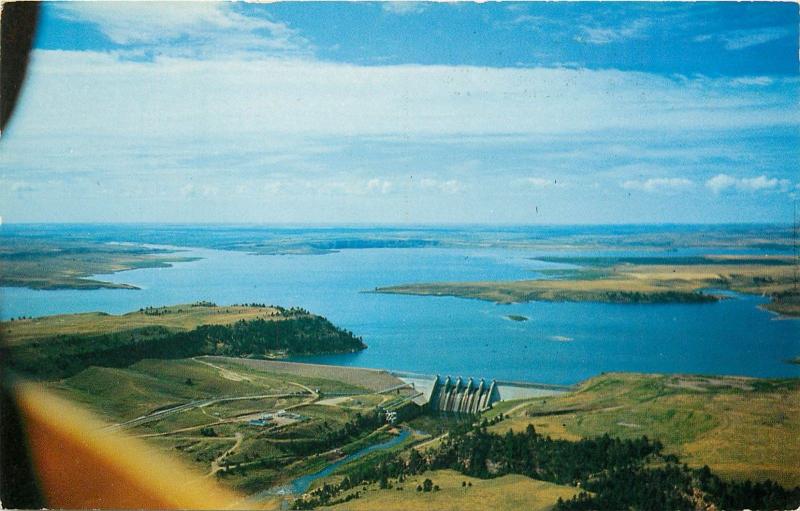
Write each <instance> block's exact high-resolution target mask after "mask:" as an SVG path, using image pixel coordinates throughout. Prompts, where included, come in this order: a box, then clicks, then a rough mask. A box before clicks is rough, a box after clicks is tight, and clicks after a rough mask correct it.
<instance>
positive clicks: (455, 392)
mask: <svg viewBox="0 0 800 511" xmlns="http://www.w3.org/2000/svg"><path fill="white" fill-rule="evenodd" d="M499 399H500V396H499V394H498V392H497V385H496V383H495V382H494V380H492V382H491V383H486V381H484V380H483V379H481V380H480V381H478V382H476V381H475V380H473V379H472V378H469V379H468V380H466V381H464V380H463V379H462V378H461V377H458V378H456V379H452V378H450V377H449V376H447V377H446V378H444V379H442V378H440V377H439V376H437V377H436V380H435V381H434V383H433V392H431V399H430V401H429V406H430V409H432V410H438V411H440V412H450V413H459V414H462V413H463V414H475V413H479V412H482V411H483V410H486V409H487V408H489V407H490V406H491V405H492V403H494V402H495V401H498V400H499Z"/></svg>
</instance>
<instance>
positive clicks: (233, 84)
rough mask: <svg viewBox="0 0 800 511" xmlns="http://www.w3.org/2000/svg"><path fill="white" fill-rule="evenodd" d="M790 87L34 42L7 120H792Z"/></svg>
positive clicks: (321, 126) (422, 126)
mask: <svg viewBox="0 0 800 511" xmlns="http://www.w3.org/2000/svg"><path fill="white" fill-rule="evenodd" d="M797 90H798V83H796V82H792V81H791V80H789V79H776V82H775V83H774V84H773V86H772V87H770V90H769V91H768V92H766V93H765V92H763V91H761V90H753V91H750V90H747V89H743V88H742V87H740V86H734V85H732V84H731V83H730V80H728V79H719V80H712V79H693V80H689V81H688V82H687V83H683V82H680V81H676V80H672V79H669V78H665V77H661V76H657V75H652V74H647V73H636V72H621V71H614V70H586V69H549V68H528V69H518V68H499V69H498V68H485V67H471V66H418V65H397V66H357V65H348V64H335V63H328V62H318V61H312V60H304V59H270V58H263V59H258V60H229V59H226V60H219V59H210V60H203V61H197V60H191V59H182V58H171V57H158V58H156V59H155V61H154V62H132V61H120V60H119V59H118V58H116V56H115V55H113V54H109V53H96V52H65V51H36V52H34V55H33V61H32V65H31V74H30V77H29V81H28V84H27V87H26V91H25V93H24V94H25V97H23V101H22V103H21V106H20V108H19V110H18V112H17V118H16V119H15V129H17V130H18V131H20V132H27V134H28V135H33V134H47V135H48V137H49V138H52V139H58V138H62V137H63V134H64V133H82V134H86V136H103V137H109V138H111V137H114V138H116V139H117V140H119V139H120V138H122V139H130V140H136V139H147V138H153V139H155V140H169V139H170V138H172V139H174V138H177V137H179V136H185V135H187V134H190V133H192V134H197V133H208V134H209V136H211V135H214V136H219V134H223V135H224V136H225V137H230V138H236V137H238V136H262V137H270V138H274V135H275V134H279V133H280V134H323V135H325V134H327V135H338V136H343V135H390V134H394V135H403V136H430V135H461V136H463V135H467V134H474V135H488V134H546V133H556V134H564V133H575V132H581V131H601V130H609V129H632V130H637V131H639V130H674V131H676V132H677V131H680V130H697V129H702V130H709V129H719V128H721V129H730V128H736V129H743V128H747V127H769V126H786V125H796V124H798V117H800V116H799V115H798V114H799V113H800V112H799V111H798V105H797V103H796V101H794V100H793V98H794V97H796V93H797ZM25 98H35V100H28V101H26V100H25ZM109 121H112V122H109Z"/></svg>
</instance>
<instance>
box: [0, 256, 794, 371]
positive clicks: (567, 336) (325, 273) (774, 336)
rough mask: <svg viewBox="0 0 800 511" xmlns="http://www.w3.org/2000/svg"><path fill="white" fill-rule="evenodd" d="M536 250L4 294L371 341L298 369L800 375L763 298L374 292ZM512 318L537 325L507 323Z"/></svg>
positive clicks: (507, 274)
mask: <svg viewBox="0 0 800 511" xmlns="http://www.w3.org/2000/svg"><path fill="white" fill-rule="evenodd" d="M691 252H700V253H702V251H700V250H697V249H693V250H692V251H691ZM625 253H626V254H630V252H625ZM539 254H540V253H538V254H537V253H535V252H527V251H523V250H506V249H440V248H413V249H398V248H381V249H355V250H343V251H340V252H337V253H333V254H327V255H250V254H247V253H244V252H234V251H224V250H211V249H187V251H186V252H185V255H195V256H199V257H202V259H201V260H198V261H194V262H188V263H177V264H175V265H174V266H173V267H171V268H148V269H140V270H131V271H126V272H121V273H116V274H113V275H103V276H100V277H99V278H100V279H102V280H108V281H112V282H119V283H128V284H133V285H136V286H139V287H141V289H140V290H118V289H100V290H54V291H42V290H32V289H26V288H2V317H3V318H6V319H7V318H11V317H18V316H42V315H48V314H58V313H71V312H85V311H105V312H110V313H124V312H128V311H132V310H136V309H139V308H140V307H146V306H159V305H166V304H176V303H189V302H194V301H197V300H210V301H214V302H216V303H218V304H233V303H245V302H259V303H267V304H279V305H283V306H287V307H289V306H300V307H304V308H306V309H309V310H311V311H312V312H315V313H317V314H321V315H323V316H325V317H327V318H329V319H330V320H331V321H332V322H333V323H335V324H336V325H339V326H342V327H345V328H347V329H350V330H352V331H353V332H354V333H356V334H357V335H360V336H363V338H364V340H365V342H366V343H367V345H368V346H369V348H368V349H366V350H364V351H362V352H360V353H355V354H347V355H329V356H317V357H307V358H303V359H302V360H308V361H313V362H321V363H329V364H340V365H353V366H364V367H376V368H386V369H394V370H402V371H412V372H419V373H428V374H450V375H461V376H475V377H485V378H497V379H504V380H527V381H538V382H545V383H558V384H571V383H576V382H578V381H581V380H583V379H585V378H587V377H590V376H593V375H596V374H598V373H601V372H605V371H637V372H668V373H675V372H679V373H704V374H731V375H749V376H760V377H778V376H800V366H798V365H792V364H789V363H787V362H786V360H787V359H790V358H792V357H796V356H798V355H800V321H798V320H779V319H776V318H777V316H775V315H773V314H771V313H769V312H766V311H764V310H761V309H759V308H758V307H757V306H758V305H759V304H761V303H764V302H765V301H766V300H765V299H764V298H761V297H755V296H744V295H734V296H733V297H732V298H731V299H727V300H723V301H721V302H719V303H710V304H668V305H650V304H641V305H627V304H626V305H613V304H601V303H544V302H531V303H524V304H514V305H496V304H493V303H489V302H484V301H479V300H469V299H460V298H452V297H420V296H402V295H388V294H375V293H367V292H364V291H369V290H372V289H374V288H375V287H378V286H387V285H392V284H401V283H410V282H441V281H458V280H462V281H463V280H497V279H522V278H536V277H538V276H540V275H539V274H538V273H537V270H541V269H543V268H552V267H556V265H553V264H547V263H543V262H540V261H536V260H534V259H533V258H534V257H535V256H536V255H539ZM550 255H553V254H552V253H550ZM559 255H564V254H563V253H559ZM592 255H597V254H596V253H593V254H592ZM674 255H682V253H681V252H675V253H674ZM509 314H518V315H523V316H526V317H528V318H530V320H529V321H525V322H514V321H510V320H508V319H507V318H506V316H507V315H509Z"/></svg>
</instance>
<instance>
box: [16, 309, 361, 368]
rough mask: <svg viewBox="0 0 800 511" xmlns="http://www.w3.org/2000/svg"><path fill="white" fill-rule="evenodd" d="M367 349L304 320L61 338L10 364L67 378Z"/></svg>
mask: <svg viewBox="0 0 800 511" xmlns="http://www.w3.org/2000/svg"><path fill="white" fill-rule="evenodd" d="M364 348H366V345H365V344H364V342H363V341H362V339H361V338H359V337H356V336H355V335H353V333H352V332H350V331H347V330H343V329H340V328H338V327H336V326H334V325H333V324H331V323H330V322H329V321H328V320H326V319H325V318H322V317H319V316H311V315H300V316H293V317H291V318H289V319H285V320H281V321H268V320H264V319H255V320H251V321H244V320H241V321H239V322H237V323H234V324H232V325H202V326H199V327H197V328H196V329H194V330H191V331H188V332H175V331H171V330H169V329H167V328H164V327H162V326H147V327H142V328H137V329H133V330H127V331H124V332H113V333H108V334H100V335H59V336H54V337H52V338H49V339H46V340H43V341H42V342H41V343H30V344H26V345H20V346H17V347H14V348H13V349H12V351H11V354H10V355H11V356H10V357H9V358H10V365H11V366H12V367H13V368H14V369H16V370H18V371H21V372H25V373H27V374H29V375H33V376H39V377H44V378H65V377H68V376H71V375H73V374H76V373H78V372H80V371H81V370H83V369H85V368H87V367H89V366H104V367H126V366H128V365H131V364H133V363H135V362H137V361H139V360H142V359H145V358H155V359H172V358H186V357H193V356H198V355H223V356H232V357H248V356H250V357H258V356H263V355H264V354H265V353H268V352H271V351H276V350H281V351H285V352H286V353H289V354H298V355H300V354H303V355H305V354H317V353H346V352H353V351H358V350H362V349H364Z"/></svg>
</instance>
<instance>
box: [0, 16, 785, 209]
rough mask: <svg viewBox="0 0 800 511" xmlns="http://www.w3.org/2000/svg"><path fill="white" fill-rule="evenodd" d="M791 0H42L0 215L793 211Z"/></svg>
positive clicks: (2, 154)
mask: <svg viewBox="0 0 800 511" xmlns="http://www.w3.org/2000/svg"><path fill="white" fill-rule="evenodd" d="M798 21H800V17H799V16H798V5H797V4H796V3H780V2H765V3H739V2H734V3H661V2H656V3H604V2H592V3H566V2H564V3H561V2H548V3H516V2H497V3H481V4H477V3H458V2H457V3H416V2H384V3H366V2H350V3H338V2H326V3H271V4H244V3H212V2H203V3H194V2H182V3H161V2H118V3H105V2H85V3H83V2H63V3H44V4H43V6H42V15H41V20H40V26H39V28H38V32H37V35H36V40H35V43H34V51H33V52H32V60H31V66H30V68H29V74H28V78H27V80H26V84H25V88H24V90H23V94H22V97H21V99H20V103H19V105H18V108H17V110H16V113H15V117H14V119H13V120H12V122H11V124H10V125H9V127H8V129H7V130H6V131H5V132H4V133H3V134H2V139H0V216H2V218H3V221H4V222H197V223H215V222H226V223H267V224H270V223H276V224H277V223H281V224H284V223H301V224H354V223H357V224H408V223H411V224H454V223H455V224H598V223H601V224H603V223H730V222H792V215H793V207H794V203H795V202H796V201H797V200H798V199H800V168H798V166H799V164H800V103H799V102H798V99H800V95H799V93H800V71H799V69H798Z"/></svg>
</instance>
